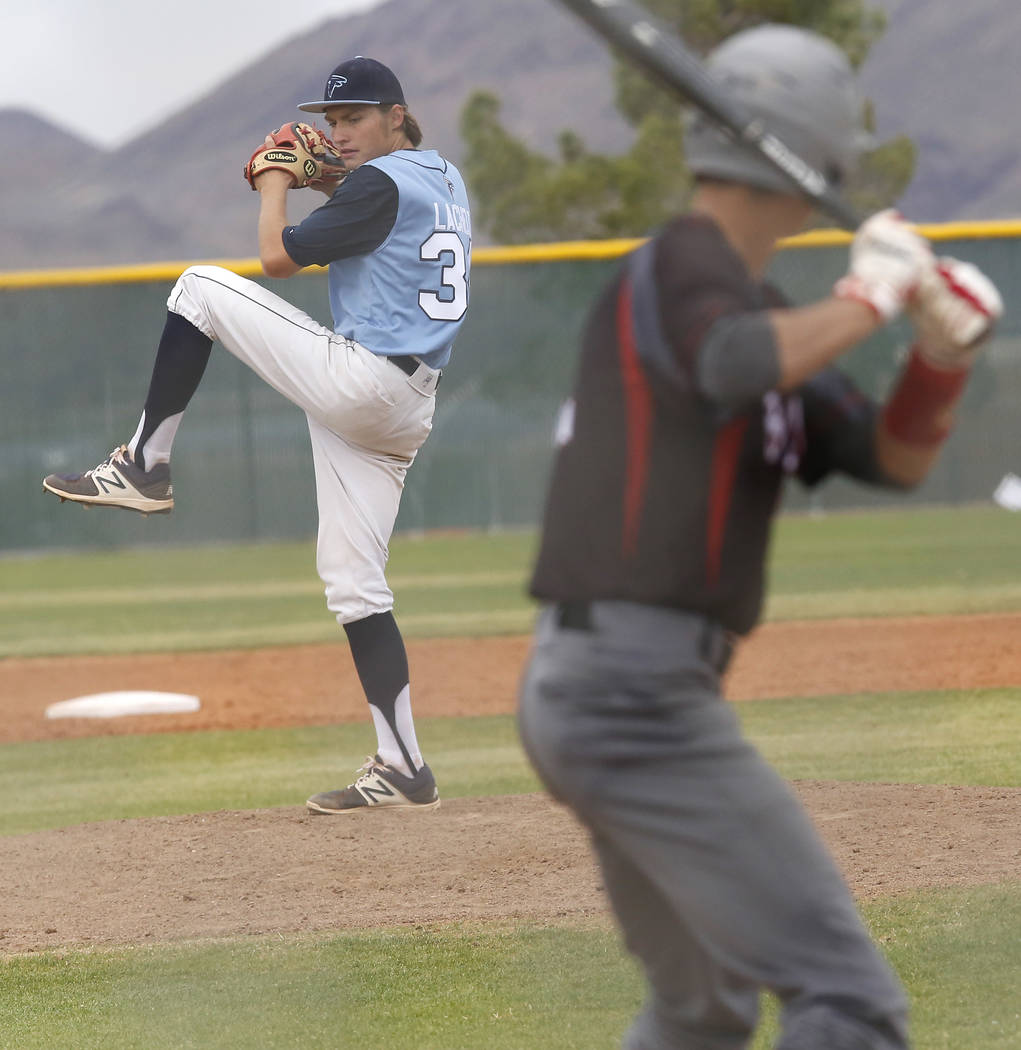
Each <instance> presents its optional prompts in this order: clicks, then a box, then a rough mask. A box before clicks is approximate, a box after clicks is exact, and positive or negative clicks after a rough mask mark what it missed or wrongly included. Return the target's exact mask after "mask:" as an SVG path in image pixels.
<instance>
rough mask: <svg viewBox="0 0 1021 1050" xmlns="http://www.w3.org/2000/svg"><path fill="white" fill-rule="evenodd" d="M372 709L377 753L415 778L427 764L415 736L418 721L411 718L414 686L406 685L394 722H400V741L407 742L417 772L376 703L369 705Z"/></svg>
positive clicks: (385, 760) (395, 711) (397, 702)
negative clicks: (410, 766)
mask: <svg viewBox="0 0 1021 1050" xmlns="http://www.w3.org/2000/svg"><path fill="white" fill-rule="evenodd" d="M369 710H370V711H371V712H372V721H373V723H374V724H375V726H376V741H377V743H376V754H377V755H379V757H380V758H381V759H382V760H383V761H384V762H385V763H386V764H387V765H388V766H393V768H394V769H396V770H397V771H398V772H399V773H403V774H404V775H405V776H407V777H410V776H414V775H415V773H417V772H418V770H420V769H421V768H422V766H423V765H425V763H424V762H423V760H422V752H421V750H419V746H418V739H417V737H416V736H415V722H414V719H413V718H412V717H411V687H410V686H407V685H406V686H405V687H404V688H403V689H402V690H401V691H400V693H399V694H398V696H397V699H396V700H395V701H394V721H395V722H396V723H397V732H398V733H399V734H400V740H401V741H403V743H404V747H405V749H406V750H407V752H408V754H409V755H410V756H411V761H412V762H414V763H415V768H414V769H409V768H408V763H407V762H406V761H405V758H404V752H403V751H402V750H401V744H400V742H399V741H398V739H397V737H396V736H395V735H394V731H393V730H392V729H391V728H390V723H389V722H387V720H386V718H385V717H384V715H383V712H382V711H380V709H379V708H378V707H376V705H375V704H369Z"/></svg>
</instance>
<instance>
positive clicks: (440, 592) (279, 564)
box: [0, 508, 1021, 1050]
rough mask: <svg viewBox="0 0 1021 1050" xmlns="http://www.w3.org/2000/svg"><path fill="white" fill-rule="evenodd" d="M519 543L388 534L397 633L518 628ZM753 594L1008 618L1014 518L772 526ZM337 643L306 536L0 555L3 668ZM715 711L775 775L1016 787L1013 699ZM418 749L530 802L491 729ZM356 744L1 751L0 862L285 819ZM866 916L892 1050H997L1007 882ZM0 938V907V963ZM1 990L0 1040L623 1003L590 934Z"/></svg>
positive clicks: (64, 975)
mask: <svg viewBox="0 0 1021 1050" xmlns="http://www.w3.org/2000/svg"><path fill="white" fill-rule="evenodd" d="M533 542H534V539H533V537H532V536H530V535H527V534H514V535H500V536H475V535H471V536H464V537H458V536H449V537H434V538H429V539H425V540H411V539H398V540H397V541H395V543H394V546H393V552H392V560H391V580H392V583H393V586H394V590H395V591H396V593H397V595H398V600H399V602H400V606H399V610H398V611H399V613H400V616H401V622H402V625H404V627H405V628H406V631H407V633H408V634H409V635H420V636H436V635H441V634H461V633H471V634H487V633H498V632H506V631H515V632H516V631H522V630H526V629H527V627H528V625H529V623H530V620H531V615H532V614H531V606H530V603H529V602H528V600H527V599H526V597H525V594H524V580H525V578H526V575H527V567H528V563H529V559H530V556H531V553H532V546H533ZM772 581H773V582H772V586H773V592H772V596H771V599H770V602H769V606H768V616H769V617H771V618H773V619H782V618H795V617H829V616H842V615H855V616H881V615H894V614H933V613H953V612H965V613H975V612H992V611H998V610H1008V611H1019V610H1021V517H1018V516H1012V515H1010V514H1007V513H1006V512H1003V511H998V510H995V509H992V508H989V509H986V508H966V509H962V510H940V511H927V512H924V513H923V512H911V513H882V514H873V515H865V514H853V515H852V514H848V515H831V516H829V517H826V518H821V519H816V518H809V517H803V518H802V517H798V518H787V519H784V520H783V521H782V522H781V525H780V529H779V532H778V536H777V543H776V548H775V550H774V552H773V557H772ZM336 637H337V629H336V626H335V624H333V622H332V620H331V619H330V617H329V615H328V614H326V613H325V612H324V610H323V608H322V600H321V595H320V588H319V585H318V582H317V580H316V578H315V575H314V565H313V556H312V549H311V545H298V544H293V545H274V546H261V547H251V548H237V549H229V550H228V549H212V548H210V549H204V550H199V551H183V550H181V551H176V550H172V551H160V552H158V553H156V552H152V551H130V552H120V553H118V554H106V553H105V554H94V555H93V554H90V555H66V556H60V557H46V558H7V559H0V655H3V656H6V657H15V656H28V655H40V654H44V653H52V654H59V653H84V652H111V651H135V650H145V649H156V648H159V649H180V648H196V647H204V648H217V647H221V646H224V645H231V646H233V645H260V644H266V643H268V642H274V641H275V642H304V641H315V640H320V639H323V640H325V639H335V638H336ZM863 658H867V655H866V654H863ZM740 713H741V716H742V719H743V722H744V724H745V727H746V729H747V731H748V733H749V735H750V736H751V737H752V738H753V739H754V740H755V741H756V742H757V743H758V744H759V746H760V747H761V748H762V749H763V751H764V752H765V754H766V755H767V757H769V758H770V760H771V761H773V762H774V763H776V765H777V767H778V768H779V769H780V771H781V772H782V773H783V774H784V775H785V776H787V777H790V778H795V779H800V778H811V779H817V778H819V779H843V780H865V781H869V780H871V781H903V782H915V783H931V784H939V783H952V784H975V785H998V786H1008V787H1018V786H1021V692H1019V691H1018V690H1010V689H1005V688H1004V689H989V690H981V691H974V692H970V693H967V694H963V693H960V692H954V691H944V692H937V693H910V694H891V693H884V694H876V695H862V696H848V697H840V698H834V697H828V698H825V699H820V698H813V697H790V698H784V699H779V700H770V701H758V702H756V703H754V704H747V705H742V707H741V709H740ZM419 736H420V738H421V741H422V743H423V746H424V748H425V750H426V751H427V753H428V754H429V757H430V763H431V764H432V765H433V767H434V769H435V770H436V773H437V776H438V778H439V779H441V781H442V783H443V789H444V794H445V796H446V797H450V798H453V797H458V796H479V795H498V794H506V793H519V792H528V791H533V790H536V789H537V783H536V780H535V778H534V776H533V774H532V773H531V770H530V769H529V767H528V765H527V763H526V761H525V759H524V756H523V754H522V752H521V750H520V747H519V744H518V741H517V736H516V732H515V727H514V722H513V719H512V718H511V717H509V716H507V717H501V718H473V719H423V720H421V722H420V724H419ZM363 749H364V727H363V726H331V727H326V728H319V729H314V730H313V729H309V730H305V729H298V730H291V729H288V730H249V731H243V732H209V733H169V734H158V735H152V736H127V737H125V736H121V737H116V738H110V737H107V738H102V737H95V738H83V739H74V740H57V741H44V742H30V743H23V744H8V745H3V746H0V797H2V798H3V799H4V805H3V807H0V834H2V835H4V836H7V837H8V838H7V840H6V843H7V844H8V845H10V844H11V843H14V844H15V846H16V844H17V841H18V839H17V836H20V835H24V834H27V833H30V832H32V831H36V830H42V829H46V828H54V827H66V826H71V825H75V824H79V823H83V822H87V821H96V820H115V819H123V818H129V817H143V816H153V815H166V814H178V813H194V812H206V811H212V810H220V809H242V808H256V807H266V806H285V805H287V806H293V805H295V786H296V779H295V778H296V770H300V776H301V777H302V778H304V777H306V775H307V779H308V784H309V785H311V786H312V787H314V786H316V785H318V784H320V783H321V781H322V777H323V775H324V774H326V775H327V776H332V775H333V771H334V770H335V769H336V767H337V765H338V763H339V764H341V765H342V766H344V767H347V766H348V765H350V766H351V767H352V768H353V767H354V766H355V765H357V763H358V762H359V761H360V759H361V756H362V754H363ZM126 781H129V782H130V783H131V784H132V791H131V792H130V795H129V796H128V797H127V798H126V797H125V793H124V792H123V791H122V790H121V789H122V787H123V784H124V783H125V782H126ZM298 794H299V795H300V794H301V792H300V790H299V792H298ZM11 836H14V838H13V839H12V838H10V837H11ZM369 848H371V843H370V844H369ZM15 855H16V849H15ZM0 878H2V872H0ZM0 901H2V892H0ZM864 912H865V916H866V920H867V922H868V923H869V925H870V928H871V929H872V930H873V932H874V934H875V936H876V937H877V939H878V940H879V942H880V943H881V944H882V946H883V948H884V950H885V951H886V952H887V954H888V956H889V957H890V959H891V961H892V962H893V963H894V965H895V966H896V968H897V970H898V972H899V973H901V975H902V977H903V978H904V980H905V983H906V985H907V987H908V990H909V992H910V994H911V997H912V1001H913V1004H914V1034H915V1046H916V1050H962V1048H967V1050H1021V993H1019V992H1018V980H1017V974H1018V973H1019V972H1021V938H1019V937H1018V935H1017V931H1018V929H1019V928H1021V875H1019V878H1018V879H1017V880H1014V881H1011V882H1009V883H1006V884H1003V885H991V886H979V887H975V888H971V889H966V890H965V889H955V890H927V891H925V892H919V893H912V894H910V895H903V896H897V897H894V898H881V899H879V900H876V901H873V902H871V903H870V904H869V905H868V906H867V907H866V908H865V909H864ZM4 925H5V924H4V921H3V904H2V903H0V946H2V944H3V939H2V931H3V927H4ZM0 987H2V989H3V991H2V994H0V1048H3V1050H7V1048H12V1050H33V1048H40V1050H42V1048H45V1050H52V1048H64V1047H73V1048H75V1050H77V1048H82V1050H91V1048H93V1047H94V1048H97V1050H98V1048H100V1047H102V1048H104V1050H127V1048H136V1047H137V1048H145V1050H148V1048H168V1050H169V1048H175V1050H176V1048H185V1047H195V1048H203V1050H206V1048H242V1047H244V1048H249V1047H254V1048H263V1047H265V1048H292V1047H293V1048H299V1047H300V1048H309V1047H329V1048H342V1050H346V1048H349V1047H350V1048H359V1050H362V1048H365V1047H367V1046H388V1045H391V1044H392V1043H395V1042H397V1041H400V1042H401V1043H407V1044H409V1045H412V1046H414V1047H415V1048H416V1050H462V1048H463V1050H469V1048H473V1050H474V1048H487V1050H489V1048H492V1050H518V1048H521V1050H524V1048H526V1047H527V1048H534V1047H544V1048H549V1050H568V1048H578V1050H604V1048H605V1050H611V1048H613V1047H616V1046H617V1045H618V1043H619V1039H620V1035H621V1033H622V1032H623V1030H624V1028H625V1027H626V1025H627V1023H628V1021H629V1019H630V1017H631V1016H632V1014H633V1013H634V1011H635V1010H636V1009H637V1007H638V1004H639V1000H640V997H641V981H640V979H639V976H638V974H637V972H636V971H635V968H634V966H633V965H632V963H631V961H630V960H629V959H628V958H627V956H626V955H625V954H624V952H623V950H622V948H621V947H620V944H619V942H618V939H617V936H616V934H615V932H614V930H613V929H612V927H611V925H610V924H609V922H598V921H597V922H590V923H587V924H586V923H580V922H575V923H567V924H565V925H563V926H551V927H539V926H536V925H534V924H523V925H518V924H512V923H508V922H504V923H499V924H493V925H470V926H465V925H452V926H432V927H421V928H414V929H397V930H392V931H382V932H380V931H371V932H370V931H366V932H364V933H358V934H345V935H343V936H337V935H330V936H325V935H324V936H309V935H305V936H294V937H273V938H241V939H234V940H227V941H216V942H203V943H188V944H177V945H172V946H147V947H133V948H120V949H112V950H65V951H59V952H46V953H39V954H32V955H25V956H7V957H0ZM764 1017H765V1020H764V1022H763V1026H762V1029H761V1031H760V1032H759V1034H758V1037H757V1039H756V1041H755V1044H754V1050H766V1048H767V1047H768V1046H769V1045H770V1041H771V1039H772V1037H773V1035H774V1034H775V1008H774V1004H772V1003H771V1002H769V1001H767V1002H766V1003H765V1014H764Z"/></svg>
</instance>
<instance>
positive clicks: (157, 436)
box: [128, 411, 184, 470]
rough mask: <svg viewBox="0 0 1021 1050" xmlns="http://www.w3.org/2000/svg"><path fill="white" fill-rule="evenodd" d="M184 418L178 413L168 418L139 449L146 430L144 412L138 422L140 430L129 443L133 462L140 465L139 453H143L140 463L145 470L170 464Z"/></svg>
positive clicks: (137, 430) (138, 429) (181, 413)
mask: <svg viewBox="0 0 1021 1050" xmlns="http://www.w3.org/2000/svg"><path fill="white" fill-rule="evenodd" d="M183 418H184V413H183V412H176V413H175V414H174V415H172V416H167V418H166V419H164V420H163V422H162V423H160V425H159V426H158V427H157V428H156V429H155V430H154V431H153V432H152V433H151V434H150V435H149V440H148V441H146V443H145V444H144V445H143V446H142V448H141V449H139V448H138V441H139V438H141V436H142V431H143V429H144V428H145V412H144V411H143V412H142V418H141V419H140V420H139V421H138V428H137V429H136V430H135V433H134V435H133V436H132V438H131V440H130V441H129V442H128V451H129V452H130V453H131V459H132V461H133V462H135V463H138V455H137V454H136V453H137V452H139V451H141V454H142V462H141V463H138V465H139V466H140V467H142V469H143V470H152V468H153V467H154V466H156V464H157V463H169V462H170V450H171V449H172V448H173V447H174V438H175V437H176V436H177V428H178V427H179V426H180V425H181V420H182V419H183Z"/></svg>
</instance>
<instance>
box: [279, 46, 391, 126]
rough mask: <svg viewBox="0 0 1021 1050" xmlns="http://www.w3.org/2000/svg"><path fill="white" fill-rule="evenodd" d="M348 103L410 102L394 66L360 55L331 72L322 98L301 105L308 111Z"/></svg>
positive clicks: (321, 109) (380, 103)
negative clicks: (405, 98) (395, 73)
mask: <svg viewBox="0 0 1021 1050" xmlns="http://www.w3.org/2000/svg"><path fill="white" fill-rule="evenodd" d="M345 103H349V104H354V105H358V104H362V105H368V106H379V105H391V104H396V105H399V106H406V105H407V102H405V101H404V91H403V90H402V89H401V82H400V81H399V80H398V79H397V77H395V76H394V73H393V70H392V69H389V68H388V67H387V66H384V65H383V63H382V62H377V61H376V60H375V59H374V58H365V57H363V56H362V55H358V56H356V57H355V58H350V59H348V60H347V61H346V62H341V63H340V65H339V66H337V68H336V69H335V70H334V71H333V72H332V73H331V74H330V76H329V79H328V80H327V81H326V87H325V88H323V98H322V101H321V102H303V103H302V104H301V105H300V106H298V109H303V110H304V111H305V112H306V113H325V112H326V110H327V109H328V108H329V107H330V106H342V105H344V104H345Z"/></svg>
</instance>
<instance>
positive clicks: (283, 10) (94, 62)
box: [0, 0, 382, 146]
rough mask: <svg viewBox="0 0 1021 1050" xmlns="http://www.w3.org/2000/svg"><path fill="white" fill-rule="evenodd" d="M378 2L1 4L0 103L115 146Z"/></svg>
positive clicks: (44, 0)
mask: <svg viewBox="0 0 1021 1050" xmlns="http://www.w3.org/2000/svg"><path fill="white" fill-rule="evenodd" d="M381 2H382V0H294V2H293V3H287V2H286V0H169V2H167V0H160V2H157V0H141V2H138V0H134V2H133V0H30V2H27V3H24V4H16V3H14V2H10V3H7V2H5V3H4V4H3V5H2V7H0V40H2V41H3V42H4V57H3V61H2V62H0V109H6V108H8V107H19V108H23V109H29V110H32V111H33V112H37V113H39V114H41V115H42V116H44V117H46V118H47V119H48V120H52V121H54V122H56V123H57V124H58V125H60V126H62V127H66V128H67V129H68V130H69V131H72V132H74V133H76V134H79V135H82V136H84V137H85V138H87V139H89V140H91V141H92V142H95V143H98V144H100V145H104V146H114V145H119V144H120V143H122V142H124V141H127V140H128V139H130V138H133V137H134V136H135V135H137V134H138V133H140V132H142V131H144V130H146V129H147V128H148V126H149V124H150V122H151V121H153V120H158V119H160V118H162V117H164V116H167V115H169V114H172V113H174V112H176V111H177V110H178V109H180V108H181V106H183V105H184V104H186V103H188V102H190V101H192V100H193V99H194V98H197V97H198V96H199V95H202V94H204V93H205V92H206V91H208V90H209V89H210V88H212V87H213V86H214V85H216V84H217V83H219V82H220V81H221V80H224V79H226V78H227V77H228V76H230V75H231V74H233V73H235V72H237V70H239V69H241V68H242V67H244V66H246V65H247V64H248V63H249V62H251V61H252V60H254V59H256V58H258V57H259V56H260V55H262V54H264V53H265V52H267V51H269V50H270V49H271V48H273V47H274V46H276V44H278V43H280V42H281V41H283V40H286V39H288V38H289V37H291V36H294V35H296V34H298V33H301V32H303V31H305V30H308V29H311V28H313V27H314V26H315V25H317V24H318V23H319V22H322V21H325V20H326V19H328V18H334V17H337V16H339V15H344V14H355V13H357V12H359V11H364V10H365V9H366V8H369V7H374V6H376V5H377V4H379V3H381Z"/></svg>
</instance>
